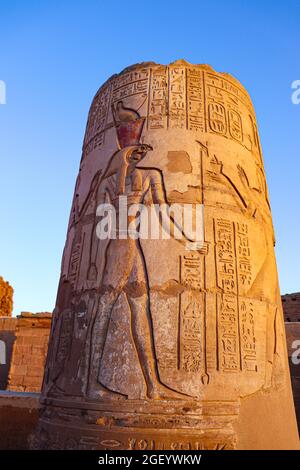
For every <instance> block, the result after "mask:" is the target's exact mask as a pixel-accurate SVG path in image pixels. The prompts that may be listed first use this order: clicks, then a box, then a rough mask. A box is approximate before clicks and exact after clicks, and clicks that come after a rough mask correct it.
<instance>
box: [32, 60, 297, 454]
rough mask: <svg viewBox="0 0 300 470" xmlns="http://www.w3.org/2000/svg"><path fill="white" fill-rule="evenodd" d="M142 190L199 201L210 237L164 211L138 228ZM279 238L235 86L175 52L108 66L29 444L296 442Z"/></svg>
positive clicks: (150, 203)
mask: <svg viewBox="0 0 300 470" xmlns="http://www.w3.org/2000/svg"><path fill="white" fill-rule="evenodd" d="M125 202H126V203H127V209H128V211H129V215H126V217H125V222H124V219H123V221H121V222H119V221H118V222H117V223H116V225H114V224H113V227H112V234H114V236H113V237H111V238H110V239H103V237H102V238H101V227H102V228H103V224H104V225H105V223H104V222H105V219H107V218H108V215H107V214H104V213H103V212H102V213H101V207H102V208H103V206H101V204H103V203H109V204H111V208H112V210H114V209H116V213H117V218H118V217H119V215H120V214H124V210H125V209H124V204H125ZM141 203H143V204H145V205H146V207H147V211H148V212H147V213H148V214H149V212H151V211H152V209H153V208H154V207H155V204H156V205H160V207H162V205H165V206H166V205H168V206H169V207H170V206H171V205H173V204H176V206H175V207H176V208H177V210H179V211H180V210H181V209H182V208H183V207H184V206H185V207H187V206H188V207H192V210H191V213H192V215H193V216H195V214H196V211H197V208H199V207H200V208H203V212H201V210H200V213H203V214H204V216H203V221H204V227H203V230H202V229H201V230H200V229H199V230H198V233H197V234H196V235H203V241H201V238H202V237H201V236H200V239H199V240H198V238H199V237H198V236H194V234H193V233H192V232H193V230H188V229H187V227H186V224H185V223H184V221H178V218H177V219H176V218H175V217H174V216H172V217H171V215H170V214H171V213H170V211H168V210H166V211H165V213H164V216H162V217H157V219H158V220H159V221H160V222H157V221H156V223H157V225H158V227H160V225H162V226H164V227H165V226H166V225H167V224H168V223H169V224H170V226H171V228H173V229H174V230H172V229H171V234H170V236H169V237H167V236H164V237H163V239H155V238H154V237H153V236H152V237H151V236H150V237H148V238H147V237H146V236H143V237H138V238H137V239H134V237H131V236H130V237H129V236H128V235H129V233H130V234H131V235H132V231H133V230H134V229H135V230H136V232H138V234H139V235H140V234H141V233H142V222H141V223H140V225H139V224H138V223H137V219H138V214H137V213H136V212H135V213H134V209H135V208H136V206H134V204H141ZM99 207H100V209H99ZM156 207H157V206H156ZM173 209H174V206H173ZM101 215H102V217H101ZM112 220H113V219H112ZM118 220H119V219H118ZM154 220H155V218H153V219H152V218H151V229H152V226H153V224H154ZM194 220H195V219H194ZM126 223H127V224H130V226H129V228H126ZM124 224H125V225H124ZM134 224H135V225H134ZM175 229H176V230H177V232H179V233H180V234H181V236H182V238H181V239H178V233H177V236H175ZM200 231H201V234H200V233H199V232H200ZM102 235H103V234H102ZM160 238H162V237H160ZM274 240H275V239H274V233H273V225H272V217H271V212H270V204H269V198H268V191H267V185H266V179H265V172H264V166H263V160H262V153H261V147H260V143H259V137H258V131H257V125H256V119H255V114H254V110H253V106H252V103H251V100H250V98H249V95H248V93H247V92H246V91H245V89H244V88H243V87H242V86H241V84H240V83H239V82H238V81H237V80H236V79H235V78H233V77H232V76H230V75H228V74H225V73H217V72H215V71H214V70H213V69H212V68H211V67H210V66H208V65H192V64H189V63H187V62H185V61H182V60H180V61H177V62H175V63H173V64H170V65H169V66H163V65H158V64H154V63H142V64H138V65H134V66H132V67H129V68H127V69H125V70H124V71H123V72H121V73H120V74H119V75H114V76H113V77H111V78H110V79H109V80H108V81H107V82H106V83H105V84H104V85H103V86H102V87H101V88H100V89H99V91H98V92H97V94H96V96H95V98H94V100H93V102H92V105H91V109H90V113H89V118H88V123H87V128H86V133H85V138H84V144H83V154H82V160H81V163H80V170H79V175H78V178H77V182H76V187H75V192H74V199H73V204H72V209H71V216H70V222H69V227H68V233H67V240H66V244H65V250H64V254H63V260H62V271H61V279H60V284H59V288H58V295H57V303H56V308H55V311H54V318H53V321H52V331H51V339H50V346H49V351H48V358H47V365H46V371H45V377H44V384H43V392H42V403H43V405H44V409H43V413H42V415H41V418H40V422H39V428H38V432H37V439H36V446H37V447H38V448H50V449H55V448H64V449H68V448H70V449H73V448H74V449H143V450H144V449H174V450H176V449H247V448H253V449H261V448H268V449H271V448H278V449H279V448H295V447H296V446H297V445H298V437H297V430H296V421H295V413H294V408H293V403H292V397H291V389H290V378H289V372H288V364H287V354H286V344H285V336H284V325H283V317H282V309H281V301H280V293H279V287H278V280H277V272H276V264H275V257H274V248H273V246H274Z"/></svg>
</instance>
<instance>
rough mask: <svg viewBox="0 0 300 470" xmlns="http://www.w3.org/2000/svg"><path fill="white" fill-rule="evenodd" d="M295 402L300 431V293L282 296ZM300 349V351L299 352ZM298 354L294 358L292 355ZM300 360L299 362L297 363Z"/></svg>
mask: <svg viewBox="0 0 300 470" xmlns="http://www.w3.org/2000/svg"><path fill="white" fill-rule="evenodd" d="M282 305H283V313H284V318H285V322H286V323H285V329H286V341H287V348H288V357H289V365H290V372H291V379H292V389H293V395H294V403H295V408H296V415H297V421H298V430H299V433H300V363H299V361H300V293H299V292H298V293H295V294H286V295H283V296H282ZM297 351H299V352H297ZM293 354H294V355H296V357H295V358H294V359H296V361H295V360H293V357H292V355H293ZM295 362H298V363H295Z"/></svg>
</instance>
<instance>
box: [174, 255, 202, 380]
mask: <svg viewBox="0 0 300 470" xmlns="http://www.w3.org/2000/svg"><path fill="white" fill-rule="evenodd" d="M202 278H203V273H202V263H201V256H200V255H199V253H193V252H189V253H187V254H186V255H183V256H181V258H180V279H181V283H182V284H183V285H184V286H185V287H186V289H185V291H184V292H182V293H181V294H180V303H179V317H180V318H179V369H181V370H183V371H185V372H199V371H201V370H203V368H204V363H203V362H204V361H203V348H204V345H203V341H204V331H203V314H204V312H203V292H200V288H201V286H202Z"/></svg>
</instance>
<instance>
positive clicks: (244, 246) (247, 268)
mask: <svg viewBox="0 0 300 470" xmlns="http://www.w3.org/2000/svg"><path fill="white" fill-rule="evenodd" d="M235 228H236V231H235V234H236V237H235V238H236V255H237V267H238V282H239V284H240V285H243V286H250V285H251V279H252V277H251V259H250V255H251V251H250V243H249V237H248V225H247V224H243V223H238V222H237V223H236V224H235Z"/></svg>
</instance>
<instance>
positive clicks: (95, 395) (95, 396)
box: [87, 383, 127, 401]
mask: <svg viewBox="0 0 300 470" xmlns="http://www.w3.org/2000/svg"><path fill="white" fill-rule="evenodd" d="M87 398H89V399H91V400H101V401H106V400H108V401H118V400H126V399H127V396H126V395H123V394H122V393H118V392H113V391H111V390H109V389H108V388H105V387H103V386H102V385H101V384H99V383H97V384H94V385H92V386H90V387H89V388H88V391H87Z"/></svg>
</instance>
